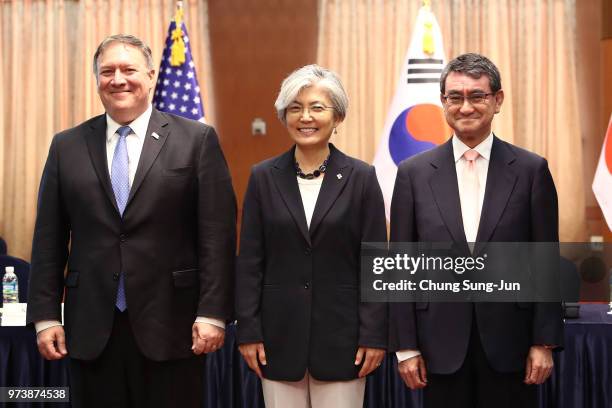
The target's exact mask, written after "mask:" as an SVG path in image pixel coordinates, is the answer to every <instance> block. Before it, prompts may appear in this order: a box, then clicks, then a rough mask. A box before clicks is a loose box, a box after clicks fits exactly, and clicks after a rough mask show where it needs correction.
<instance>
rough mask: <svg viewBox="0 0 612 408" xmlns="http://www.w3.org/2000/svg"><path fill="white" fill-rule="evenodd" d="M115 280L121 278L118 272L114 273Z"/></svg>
mask: <svg viewBox="0 0 612 408" xmlns="http://www.w3.org/2000/svg"><path fill="white" fill-rule="evenodd" d="M113 280H119V274H118V273H117V272H115V273H113Z"/></svg>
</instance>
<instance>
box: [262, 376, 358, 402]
mask: <svg viewBox="0 0 612 408" xmlns="http://www.w3.org/2000/svg"><path fill="white" fill-rule="evenodd" d="M365 384H366V379H365V378H357V379H354V380H350V381H319V380H317V379H315V378H313V377H312V376H311V375H310V374H309V373H308V371H307V372H306V375H305V376H304V378H302V379H301V380H300V381H272V380H267V379H265V378H264V379H263V380H262V381H261V385H262V388H263V395H264V401H265V403H266V408H287V407H291V408H361V407H363V396H364V393H365Z"/></svg>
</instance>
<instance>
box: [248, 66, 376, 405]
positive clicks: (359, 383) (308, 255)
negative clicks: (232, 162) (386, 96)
mask: <svg viewBox="0 0 612 408" xmlns="http://www.w3.org/2000/svg"><path fill="white" fill-rule="evenodd" d="M347 105H348V98H347V96H346V93H345V91H344V89H343V87H342V84H341V82H340V80H339V79H338V77H337V76H336V75H335V74H334V73H333V72H331V71H329V70H327V69H324V68H321V67H319V66H316V65H308V66H305V67H303V68H300V69H298V70H296V71H294V72H293V73H292V74H291V75H289V76H288V77H287V78H286V79H285V80H284V81H283V83H282V86H281V90H280V92H279V95H278V98H277V100H276V103H275V107H276V110H277V113H278V117H279V119H280V120H281V122H282V123H283V124H284V125H285V126H286V127H287V131H288V133H289V136H290V137H291V139H292V140H293V141H294V143H295V145H294V146H293V147H292V148H291V149H290V150H289V151H287V152H285V153H283V154H282V155H280V156H277V157H274V158H271V159H268V160H266V161H264V162H261V163H259V164H257V165H255V166H254V167H253V169H252V172H251V177H250V180H249V184H248V188H247V192H246V196H245V199H244V207H243V217H242V232H241V239H240V256H239V259H238V267H237V277H236V285H237V288H236V313H237V317H238V326H237V327H238V343H239V345H240V346H239V348H240V352H241V353H242V355H243V356H244V358H245V360H246V361H247V363H248V365H249V367H251V369H253V370H254V371H255V372H256V373H257V375H259V376H260V377H261V378H262V384H263V391H264V399H265V402H266V406H267V407H268V408H275V407H283V408H285V407H292V408H295V407H315V408H322V407H334V408H342V407H361V406H362V404H363V396H364V390H365V376H366V375H368V374H369V373H370V372H372V371H373V370H374V369H376V367H378V366H379V365H380V362H381V360H382V358H383V357H384V354H385V349H386V345H387V341H386V333H387V305H386V304H385V303H366V302H362V301H361V299H360V287H359V286H360V247H361V243H362V242H385V241H386V239H387V235H386V225H385V210H384V203H383V197H382V193H381V190H380V187H379V185H378V182H377V179H376V172H375V169H374V167H372V166H371V165H369V164H366V163H364V162H362V161H360V160H357V159H354V158H351V157H348V156H346V155H345V154H344V153H342V152H341V151H340V150H338V149H337V148H336V147H334V146H333V145H332V144H331V143H329V139H330V137H331V136H332V133H335V132H336V127H337V126H338V125H339V124H340V123H341V122H342V121H343V120H344V117H345V115H346V109H347Z"/></svg>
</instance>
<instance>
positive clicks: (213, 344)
mask: <svg viewBox="0 0 612 408" xmlns="http://www.w3.org/2000/svg"><path fill="white" fill-rule="evenodd" d="M191 340H192V341H193V345H192V346H191V350H193V353H194V354H197V355H199V354H202V353H205V354H206V353H211V352H213V351H217V350H219V349H220V348H221V347H223V341H224V340H225V330H223V329H222V328H220V327H217V326H215V325H214V324H209V323H194V324H193V327H192V329H191Z"/></svg>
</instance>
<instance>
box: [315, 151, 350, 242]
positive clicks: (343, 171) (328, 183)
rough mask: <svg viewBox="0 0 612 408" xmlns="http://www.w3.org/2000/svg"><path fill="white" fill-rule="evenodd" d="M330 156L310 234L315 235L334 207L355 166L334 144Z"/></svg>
mask: <svg viewBox="0 0 612 408" xmlns="http://www.w3.org/2000/svg"><path fill="white" fill-rule="evenodd" d="M329 149H330V157H329V162H328V165H327V170H326V171H325V177H324V178H323V183H322V185H321V191H320V192H319V196H318V197H317V203H316V205H315V209H314V212H313V214H312V220H311V221H310V236H311V237H312V236H314V234H315V232H316V230H317V227H319V225H321V221H322V220H323V218H324V217H325V215H326V214H327V212H328V211H329V209H330V208H331V207H332V205H333V204H334V202H335V201H336V199H337V198H338V196H339V195H340V193H341V192H342V190H343V189H344V186H346V184H347V182H348V179H349V177H350V176H351V173H352V171H353V167H352V166H351V165H350V164H349V161H348V159H347V157H346V156H345V155H344V153H342V152H340V151H339V150H338V149H336V147H335V146H334V145H332V144H331V143H330V144H329Z"/></svg>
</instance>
